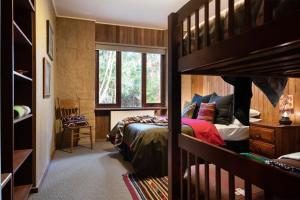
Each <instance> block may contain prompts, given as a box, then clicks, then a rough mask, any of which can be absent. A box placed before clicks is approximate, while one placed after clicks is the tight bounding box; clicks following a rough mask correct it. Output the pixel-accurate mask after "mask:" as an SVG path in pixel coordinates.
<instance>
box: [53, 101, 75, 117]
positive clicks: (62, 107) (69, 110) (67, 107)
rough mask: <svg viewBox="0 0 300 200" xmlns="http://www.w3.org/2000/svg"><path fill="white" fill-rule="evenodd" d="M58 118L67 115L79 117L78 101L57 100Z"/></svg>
mask: <svg viewBox="0 0 300 200" xmlns="http://www.w3.org/2000/svg"><path fill="white" fill-rule="evenodd" d="M57 102H58V108H59V111H60V118H63V117H65V116H68V115H80V99H79V98H77V99H59V98H57Z"/></svg>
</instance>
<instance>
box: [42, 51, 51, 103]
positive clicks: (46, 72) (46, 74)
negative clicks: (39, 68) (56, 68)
mask: <svg viewBox="0 0 300 200" xmlns="http://www.w3.org/2000/svg"><path fill="white" fill-rule="evenodd" d="M50 86H51V64H50V62H49V61H48V60H47V59H46V58H45V57H44V58H43V97H44V98H49V97H50V92H51V91H50Z"/></svg>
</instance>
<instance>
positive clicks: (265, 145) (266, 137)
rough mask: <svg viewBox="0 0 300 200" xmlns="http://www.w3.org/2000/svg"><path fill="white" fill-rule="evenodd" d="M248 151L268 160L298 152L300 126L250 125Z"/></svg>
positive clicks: (262, 123)
mask: <svg viewBox="0 0 300 200" xmlns="http://www.w3.org/2000/svg"><path fill="white" fill-rule="evenodd" d="M249 135H250V151H251V152H253V153H256V154H259V155H262V156H266V157H268V158H277V157H279V156H281V155H284V154H289V153H293V152H297V151H300V125H293V124H292V125H289V126H285V125H280V124H279V123H278V124H276V123H267V122H255V123H251V124H250V128H249Z"/></svg>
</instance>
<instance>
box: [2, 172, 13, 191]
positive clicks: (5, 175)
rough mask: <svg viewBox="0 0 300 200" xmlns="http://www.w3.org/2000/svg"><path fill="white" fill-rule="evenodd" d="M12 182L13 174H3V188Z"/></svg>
mask: <svg viewBox="0 0 300 200" xmlns="http://www.w3.org/2000/svg"><path fill="white" fill-rule="evenodd" d="M10 180H11V173H4V174H1V188H4V187H5V185H6V184H7V183H8V182H9V181H10Z"/></svg>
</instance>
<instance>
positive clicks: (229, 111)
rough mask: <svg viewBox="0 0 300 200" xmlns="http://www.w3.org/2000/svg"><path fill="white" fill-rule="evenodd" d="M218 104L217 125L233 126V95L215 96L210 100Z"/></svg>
mask: <svg viewBox="0 0 300 200" xmlns="http://www.w3.org/2000/svg"><path fill="white" fill-rule="evenodd" d="M209 102H210V103H212V102H215V103H216V117H215V123H216V124H225V125H229V124H231V122H232V120H233V95H228V96H218V95H217V94H213V95H212V96H211V98H210V100H209Z"/></svg>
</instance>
